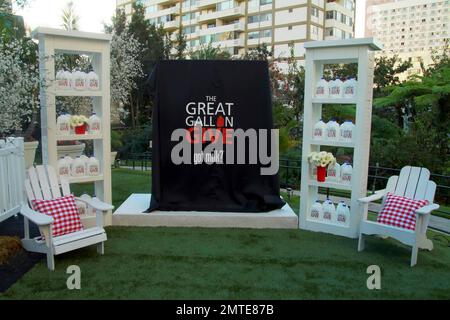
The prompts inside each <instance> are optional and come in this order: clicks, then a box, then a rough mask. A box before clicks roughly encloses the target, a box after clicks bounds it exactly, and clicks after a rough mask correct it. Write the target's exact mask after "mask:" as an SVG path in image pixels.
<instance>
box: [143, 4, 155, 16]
mask: <svg viewBox="0 0 450 320" xmlns="http://www.w3.org/2000/svg"><path fill="white" fill-rule="evenodd" d="M156 11H157V7H156V5H151V6H148V7H147V8H146V9H145V12H146V13H147V14H149V13H153V12H156Z"/></svg>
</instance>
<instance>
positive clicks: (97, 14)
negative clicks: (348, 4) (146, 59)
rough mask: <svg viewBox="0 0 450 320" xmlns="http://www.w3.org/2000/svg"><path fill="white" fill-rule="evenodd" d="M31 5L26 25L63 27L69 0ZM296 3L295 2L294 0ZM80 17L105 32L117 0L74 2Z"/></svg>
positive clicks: (359, 15)
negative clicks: (62, 20) (64, 12)
mask: <svg viewBox="0 0 450 320" xmlns="http://www.w3.org/2000/svg"><path fill="white" fill-rule="evenodd" d="M31 1H32V2H31V5H29V6H28V7H26V8H25V9H23V10H17V11H16V13H17V14H19V15H22V16H24V19H25V23H26V24H27V25H28V26H29V27H30V28H31V29H32V30H33V29H35V28H36V27H38V26H42V27H52V28H60V27H61V12H62V10H63V9H64V8H65V6H66V4H67V3H68V2H69V0H31ZM292 1H295V0H292ZM365 1H366V0H356V7H357V8H356V37H358V38H359V37H363V36H364V24H365V12H364V11H365ZM73 3H74V6H75V11H76V13H77V14H78V16H79V17H80V22H79V29H80V30H81V31H89V32H103V23H104V22H108V23H109V22H110V21H111V17H112V15H113V14H114V12H115V8H116V0H73Z"/></svg>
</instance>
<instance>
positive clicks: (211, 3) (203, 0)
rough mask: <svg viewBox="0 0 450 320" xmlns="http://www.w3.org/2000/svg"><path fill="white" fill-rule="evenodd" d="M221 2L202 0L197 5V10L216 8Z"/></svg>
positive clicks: (217, 0)
mask: <svg viewBox="0 0 450 320" xmlns="http://www.w3.org/2000/svg"><path fill="white" fill-rule="evenodd" d="M218 2H219V0H200V1H199V2H198V3H197V8H199V9H206V8H215V7H216V5H217V3H218Z"/></svg>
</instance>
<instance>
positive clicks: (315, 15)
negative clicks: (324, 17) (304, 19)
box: [311, 7, 319, 18]
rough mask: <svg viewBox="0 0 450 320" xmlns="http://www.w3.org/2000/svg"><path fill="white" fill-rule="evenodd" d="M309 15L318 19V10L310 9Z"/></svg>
mask: <svg viewBox="0 0 450 320" xmlns="http://www.w3.org/2000/svg"><path fill="white" fill-rule="evenodd" d="M311 15H312V16H314V17H316V18H318V17H319V9H317V8H316V7H313V8H311Z"/></svg>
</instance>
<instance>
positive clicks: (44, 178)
mask: <svg viewBox="0 0 450 320" xmlns="http://www.w3.org/2000/svg"><path fill="white" fill-rule="evenodd" d="M59 182H60V183H58V178H57V175H56V171H55V169H54V168H53V167H51V166H37V167H36V168H34V167H31V168H30V169H28V179H26V180H25V191H26V194H27V196H28V202H29V205H26V204H24V205H22V208H21V212H20V213H21V214H22V215H23V216H24V227H25V237H24V239H22V245H23V247H24V248H25V250H28V251H31V252H39V253H45V254H46V255H47V266H48V268H49V269H50V270H55V259H54V256H55V255H59V254H62V253H66V252H69V251H72V250H76V249H80V248H83V247H87V246H91V245H97V251H98V253H99V254H101V255H103V254H104V250H105V247H104V242H105V241H106V240H107V237H106V232H105V229H104V228H103V214H104V213H106V212H108V211H109V210H112V209H114V207H113V206H111V205H109V204H106V203H103V202H101V201H100V200H98V199H97V198H91V197H89V196H87V195H84V196H82V197H81V198H76V201H77V202H78V201H79V202H83V203H85V204H86V205H87V206H88V207H90V208H93V209H95V211H96V227H94V228H90V229H85V230H83V231H78V232H74V233H71V234H67V235H64V236H60V237H53V236H52V224H53V218H52V217H50V216H47V215H45V214H42V213H39V212H36V211H33V210H32V209H30V207H32V205H31V201H32V200H36V199H37V200H42V199H44V200H51V199H56V198H59V197H61V196H68V195H70V194H71V193H70V187H69V183H68V181H67V179H66V178H64V177H60V179H59ZM60 188H61V190H60ZM29 221H31V222H33V223H35V224H36V225H37V226H38V227H39V230H40V231H41V234H42V235H44V238H45V241H42V240H39V238H40V237H39V238H35V239H30V231H29Z"/></svg>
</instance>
